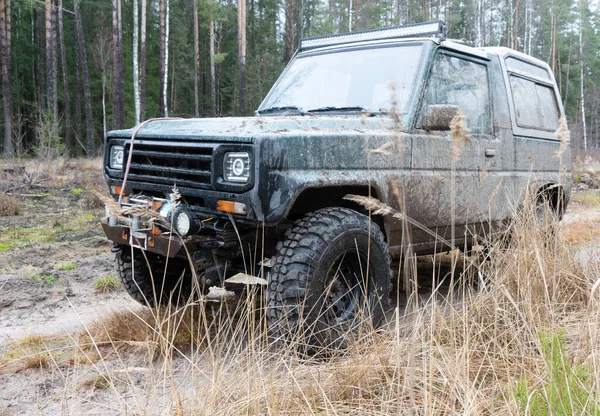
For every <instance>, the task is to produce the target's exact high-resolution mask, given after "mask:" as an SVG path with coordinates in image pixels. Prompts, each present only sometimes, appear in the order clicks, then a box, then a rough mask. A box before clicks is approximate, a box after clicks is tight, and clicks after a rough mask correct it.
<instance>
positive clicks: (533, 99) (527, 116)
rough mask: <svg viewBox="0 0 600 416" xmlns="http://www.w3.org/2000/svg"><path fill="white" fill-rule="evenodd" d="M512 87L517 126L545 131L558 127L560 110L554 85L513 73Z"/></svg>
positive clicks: (511, 78) (511, 76)
mask: <svg viewBox="0 0 600 416" xmlns="http://www.w3.org/2000/svg"><path fill="white" fill-rule="evenodd" d="M510 88H511V90H512V96H513V104H514V106H515V113H516V118H517V126H519V127H522V128H528V129H535V130H544V131H555V130H556V129H557V128H558V118H559V110H558V104H557V102H556V96H555V94H554V89H553V88H552V87H550V86H547V85H544V84H540V83H537V82H534V81H531V80H529V79H525V78H522V77H519V76H517V75H513V74H511V75H510Z"/></svg>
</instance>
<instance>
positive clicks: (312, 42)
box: [300, 20, 446, 50]
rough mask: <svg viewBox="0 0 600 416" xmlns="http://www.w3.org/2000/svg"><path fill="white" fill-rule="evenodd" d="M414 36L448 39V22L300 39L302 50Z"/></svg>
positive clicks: (437, 21)
mask: <svg viewBox="0 0 600 416" xmlns="http://www.w3.org/2000/svg"><path fill="white" fill-rule="evenodd" d="M414 37H435V38H438V39H441V40H444V39H446V24H445V23H444V22H443V21H441V20H436V21H433V22H425V23H414V24H411V25H403V26H394V27H389V28H385V29H374V30H362V31H357V32H348V33H338V34H335V35H327V36H319V37H316V38H307V39H302V40H301V41H300V50H308V49H315V48H320V47H322V46H332V45H341V44H344V43H354V42H360V41H366V40H382V39H400V38H414Z"/></svg>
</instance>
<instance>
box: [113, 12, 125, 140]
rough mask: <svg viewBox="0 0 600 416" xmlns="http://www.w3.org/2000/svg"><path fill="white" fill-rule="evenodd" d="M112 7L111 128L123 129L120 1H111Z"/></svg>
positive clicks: (123, 96)
mask: <svg viewBox="0 0 600 416" xmlns="http://www.w3.org/2000/svg"><path fill="white" fill-rule="evenodd" d="M112 7H113V127H114V128H115V129H122V128H124V127H125V91H124V89H125V86H124V81H123V50H122V43H121V40H122V34H121V22H120V18H121V0H112Z"/></svg>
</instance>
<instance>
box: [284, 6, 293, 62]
mask: <svg viewBox="0 0 600 416" xmlns="http://www.w3.org/2000/svg"><path fill="white" fill-rule="evenodd" d="M295 9H296V7H295V0H285V27H284V33H283V43H284V47H285V52H284V55H283V61H284V63H288V62H289V60H290V59H292V56H293V55H294V42H295V40H294V29H295V25H294V14H295V13H294V11H295Z"/></svg>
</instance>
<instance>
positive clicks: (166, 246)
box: [102, 222, 185, 258]
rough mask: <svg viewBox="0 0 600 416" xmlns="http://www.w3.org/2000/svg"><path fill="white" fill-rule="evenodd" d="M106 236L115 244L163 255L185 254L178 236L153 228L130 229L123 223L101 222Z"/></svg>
mask: <svg viewBox="0 0 600 416" xmlns="http://www.w3.org/2000/svg"><path fill="white" fill-rule="evenodd" d="M102 228H103V229H104V233H105V234H106V237H107V238H108V239H109V240H110V241H112V242H113V243H115V244H122V245H130V246H133V247H138V248H141V249H143V250H147V251H150V252H152V253H156V254H160V255H161V256H165V257H170V258H173V257H178V256H183V255H185V249H184V248H183V246H184V242H183V240H182V239H181V238H180V237H178V236H173V235H168V234H157V233H155V232H154V231H153V230H150V231H148V232H145V231H132V230H131V228H129V227H127V226H124V225H110V224H108V223H106V222H103V223H102Z"/></svg>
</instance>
